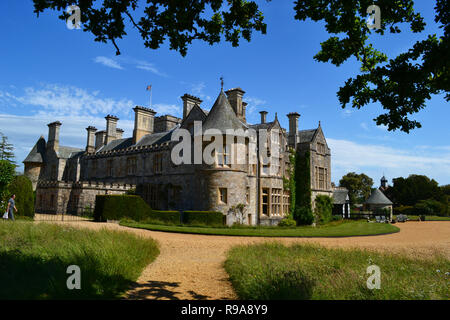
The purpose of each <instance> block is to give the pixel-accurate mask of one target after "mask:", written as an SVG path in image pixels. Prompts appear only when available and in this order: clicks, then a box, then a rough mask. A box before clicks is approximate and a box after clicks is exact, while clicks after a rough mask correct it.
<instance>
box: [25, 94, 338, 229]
mask: <svg viewBox="0 0 450 320" xmlns="http://www.w3.org/2000/svg"><path fill="white" fill-rule="evenodd" d="M244 94H245V92H244V91H243V90H242V89H241V88H235V89H231V90H228V91H226V92H224V91H223V90H221V92H220V94H219V96H218V97H217V99H216V101H215V103H214V105H213V106H212V108H211V109H210V110H209V111H207V110H205V109H204V108H203V107H202V100H200V99H199V98H198V97H195V96H192V95H189V94H185V95H183V96H182V97H181V99H182V103H183V118H182V119H181V118H177V117H174V116H172V115H161V116H156V112H155V111H153V110H152V109H149V108H145V107H141V106H137V107H135V108H134V109H133V110H134V113H135V120H134V130H133V136H132V137H125V138H124V137H122V135H123V130H121V129H119V128H118V126H117V124H118V120H119V119H118V118H117V117H115V116H112V115H108V116H106V118H105V119H106V129H105V130H97V129H96V128H95V127H92V126H89V127H87V128H86V136H87V138H86V147H85V148H84V149H79V148H73V147H66V146H62V145H60V144H59V135H60V129H61V125H62V124H61V122H59V121H55V122H52V123H50V124H48V128H49V129H48V138H47V140H45V139H44V137H42V136H41V137H40V138H39V139H38V141H37V142H36V144H35V146H34V147H33V149H32V150H31V152H30V153H29V155H28V156H27V157H26V159H25V160H24V161H23V162H24V165H25V174H26V175H27V176H28V177H29V178H30V179H31V180H32V182H33V187H34V188H36V206H35V207H36V212H38V213H50V214H51V213H53V214H56V213H58V214H61V213H65V214H80V213H81V212H82V211H83V210H86V209H87V208H91V209H92V208H93V207H94V206H95V196H96V195H98V194H124V193H126V192H127V191H128V190H130V189H134V188H137V192H138V194H139V195H141V196H142V197H143V198H144V200H145V201H146V202H147V203H148V204H149V205H150V206H151V207H152V208H155V209H159V210H213V211H220V212H222V213H224V218H225V219H226V221H227V223H231V222H232V220H230V219H232V218H231V217H230V216H231V215H230V214H229V209H230V208H231V207H232V206H233V205H236V204H241V203H242V204H245V205H246V217H245V218H246V219H245V220H246V223H249V224H253V225H255V224H262V225H272V224H277V223H278V222H279V221H280V219H282V218H283V217H284V216H285V215H287V214H288V213H289V191H288V190H285V188H284V184H285V183H283V177H285V178H288V177H289V173H290V163H289V150H290V149H296V150H297V151H298V152H299V153H300V154H304V153H305V152H306V151H308V150H309V151H310V155H311V156H310V159H311V188H312V200H313V199H314V198H315V196H316V195H318V194H326V195H329V196H331V195H332V186H331V178H330V177H331V154H330V149H329V148H328V145H327V142H326V139H325V136H324V133H323V131H322V128H321V125H320V122H319V125H318V127H317V128H315V129H311V130H299V124H298V119H299V117H300V115H299V114H298V113H295V112H293V113H289V114H288V115H287V117H288V118H289V132H287V131H286V129H283V128H282V127H281V126H280V123H279V121H278V117H277V114H276V113H275V115H274V117H273V120H272V121H268V120H267V114H268V112H267V111H262V112H260V113H261V121H260V123H258V124H250V123H248V122H247V120H246V106H247V103H245V102H244V101H243V97H244ZM198 121H201V124H202V127H203V129H204V130H206V129H208V128H215V129H219V130H221V132H225V130H227V129H235V130H237V129H244V130H245V129H250V128H251V129H255V130H259V129H264V130H267V132H268V133H267V137H268V138H267V139H268V141H266V142H265V143H268V144H270V145H271V146H272V147H276V148H278V151H279V152H278V155H277V159H271V161H270V164H264V163H263V162H261V161H260V159H257V161H256V164H253V163H250V161H248V158H249V157H245V159H246V161H244V163H242V162H241V163H240V164H237V163H236V164H235V163H231V164H230V165H227V164H226V161H224V160H225V159H226V157H228V156H229V154H230V150H231V149H233V148H234V147H235V144H234V143H231V144H229V145H224V147H223V150H222V152H221V153H219V152H218V153H216V154H215V159H216V161H215V162H214V164H212V165H207V164H204V163H202V164H179V165H175V164H174V163H173V162H172V161H171V150H172V148H173V147H174V145H175V144H176V142H174V141H171V140H172V135H174V133H175V132H176V131H177V130H179V129H181V128H183V129H187V130H191V131H192V128H193V126H194V122H197V123H198ZM259 139H260V138H259V137H258V138H257V140H259ZM224 141H225V139H224ZM224 143H225V142H224ZM248 143H249V141H248V139H246V140H245V146H246V152H248V150H247V148H248ZM261 143H263V142H262V141H257V143H256V144H257V145H258V146H260V145H261Z"/></svg>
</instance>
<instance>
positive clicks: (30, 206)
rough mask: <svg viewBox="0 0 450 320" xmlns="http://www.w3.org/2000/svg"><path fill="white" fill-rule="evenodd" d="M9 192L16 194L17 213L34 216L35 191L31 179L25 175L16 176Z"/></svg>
mask: <svg viewBox="0 0 450 320" xmlns="http://www.w3.org/2000/svg"><path fill="white" fill-rule="evenodd" d="M8 189H9V192H10V193H11V194H15V195H16V199H15V200H16V208H17V214H18V215H20V216H26V217H31V218H33V217H34V193H33V186H32V184H31V180H30V179H28V178H27V177H25V176H16V177H14V180H13V181H12V182H11V184H10V185H9V186H8Z"/></svg>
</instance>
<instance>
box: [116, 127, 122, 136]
mask: <svg viewBox="0 0 450 320" xmlns="http://www.w3.org/2000/svg"><path fill="white" fill-rule="evenodd" d="M122 137H123V129H120V128H117V130H116V139H122Z"/></svg>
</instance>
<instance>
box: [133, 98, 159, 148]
mask: <svg viewBox="0 0 450 320" xmlns="http://www.w3.org/2000/svg"><path fill="white" fill-rule="evenodd" d="M133 110H134V130H133V144H136V143H137V142H138V141H139V140H140V139H141V138H142V137H143V136H145V135H146V134H150V133H153V131H154V118H155V114H156V112H155V111H154V110H152V109H149V108H144V107H141V106H136V107H135V108H134V109H133Z"/></svg>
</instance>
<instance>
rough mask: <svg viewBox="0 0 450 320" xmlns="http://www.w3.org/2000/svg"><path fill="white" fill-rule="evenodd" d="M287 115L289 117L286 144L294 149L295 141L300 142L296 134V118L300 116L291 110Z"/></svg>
mask: <svg viewBox="0 0 450 320" xmlns="http://www.w3.org/2000/svg"><path fill="white" fill-rule="evenodd" d="M287 117H288V118H289V135H288V145H289V146H290V147H293V148H295V149H296V148H297V143H299V142H300V141H299V136H298V118H300V115H299V114H298V113H297V112H291V113H289V114H288V115H287Z"/></svg>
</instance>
